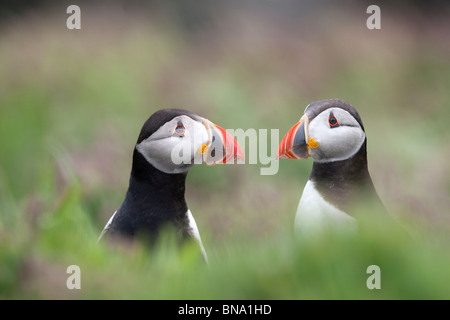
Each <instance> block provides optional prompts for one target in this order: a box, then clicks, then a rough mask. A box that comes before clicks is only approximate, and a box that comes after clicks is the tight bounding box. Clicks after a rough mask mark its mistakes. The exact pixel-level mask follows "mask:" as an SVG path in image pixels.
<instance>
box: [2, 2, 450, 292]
mask: <svg viewBox="0 0 450 320" xmlns="http://www.w3.org/2000/svg"><path fill="white" fill-rule="evenodd" d="M116 9H117V8H116ZM116 9H114V8H110V10H111V11H108V10H105V11H102V12H100V11H99V12H97V14H98V15H99V16H100V15H102V14H104V19H98V20H96V21H95V22H94V21H91V20H89V19H90V18H88V16H87V15H86V19H87V20H85V22H86V23H87V25H89V32H87V31H86V30H87V29H86V30H81V31H80V32H78V33H73V32H72V33H71V32H68V31H67V30H66V29H65V28H64V26H63V27H60V19H59V18H58V17H55V16H54V14H52V13H50V12H43V13H42V14H43V16H45V17H46V19H37V18H35V19H37V20H33V18H31V17H28V18H29V19H31V20H32V21H28V20H27V23H24V24H23V25H22V24H20V23H18V24H14V23H13V24H11V27H10V28H6V29H3V30H2V34H1V38H0V60H1V63H0V298H1V299H18V298H31V299H45V298H56V299H61V298H63V299H66V298H67V299H72V298H75V299H77V298H85V299H105V298H124V299H132V298H137V299H144V298H145V299H311V298H323V299H433V298H437V299H449V298H450V290H449V287H448V283H450V252H449V249H448V245H447V244H448V242H449V240H450V236H449V230H450V216H449V208H450V202H449V199H450V178H449V177H450V166H449V165H448V154H449V152H450V149H449V144H448V138H450V130H449V128H448V125H447V122H448V121H447V120H448V119H449V117H450V91H449V90H447V89H448V88H449V87H450V77H449V74H450V73H449V72H448V71H449V70H450V62H449V60H448V58H447V57H448V54H446V52H447V51H446V50H448V44H446V43H445V42H442V43H440V45H439V46H436V47H435V46H430V44H429V42H428V41H424V40H427V39H422V38H421V37H425V36H424V35H434V36H436V37H439V36H440V35H441V33H439V28H438V29H436V27H435V26H433V25H431V24H430V26H428V27H427V32H424V33H423V35H422V36H419V35H417V37H418V38H417V39H416V38H415V37H414V35H413V36H412V37H411V39H410V38H408V37H406V38H407V39H410V41H409V42H408V41H404V38H405V34H404V33H405V32H406V31H405V30H409V31H411V32H413V31H414V30H415V28H409V27H411V25H408V23H407V22H397V21H395V22H394V21H391V23H390V24H389V23H386V26H390V28H393V30H392V32H388V31H386V32H384V30H382V32H381V33H377V34H374V33H366V31H365V30H360V29H355V24H356V22H355V21H359V20H358V19H359V18H356V17H354V16H351V15H350V16H348V17H347V18H348V19H347V18H346V19H344V20H345V21H340V20H339V21H337V22H339V28H335V29H334V30H333V31H334V32H333V33H331V32H329V30H328V29H323V28H308V30H309V31H308V33H311V34H308V35H305V34H303V33H302V32H299V33H298V35H296V36H293V35H292V33H291V32H292V30H299V31H302V30H303V29H302V28H303V25H302V24H299V25H296V24H295V22H290V23H294V25H293V26H292V28H291V29H292V30H291V29H289V28H288V29H289V30H291V31H290V32H289V30H287V29H286V28H287V26H285V25H283V24H281V25H278V24H277V23H276V22H275V21H276V20H270V19H269V20H267V19H266V18H264V19H262V18H260V17H259V18H258V16H252V18H251V19H250V18H249V19H250V22H251V24H252V25H253V26H255V29H248V28H246V27H245V25H241V24H240V23H237V22H236V21H234V20H233V19H232V17H233V15H231V16H230V19H231V20H230V22H229V23H225V24H224V25H223V26H222V27H219V26H217V29H213V30H205V32H204V33H200V34H198V35H192V34H187V33H184V31H183V30H181V29H178V28H177V27H176V25H177V24H176V23H175V22H174V21H171V20H170V19H168V20H158V19H146V18H145V17H143V16H141V15H138V14H137V13H136V15H133V23H132V24H129V22H130V21H129V20H127V19H128V18H129V16H123V18H121V19H124V20H123V21H121V20H120V19H119V20H120V21H118V20H117V19H118V17H122V15H121V13H120V12H115V11H114V10H116ZM92 10H99V9H98V8H97V9H94V8H93V9H92ZM94 13H95V12H94ZM92 16H95V15H94V14H93V15H92ZM127 17H128V18H127ZM384 19H386V20H385V21H386V22H388V21H389V20H388V19H389V17H385V18H384ZM21 21H22V20H20V18H19V20H18V22H21ZM111 21H118V22H120V23H118V24H112V23H111ZM22 22H23V21H22ZM234 22H236V23H234ZM29 23H31V24H32V25H33V26H35V28H34V30H33V33H29V30H28V29H27V26H28V25H29ZM241 23H242V22H241ZM303 23H312V24H316V23H317V24H320V23H321V22H320V19H318V20H317V21H303ZM358 23H359V22H358ZM125 25H127V26H128V25H129V27H127V28H124V27H123V26H125ZM408 26H409V27H408ZM221 28H222V29H221ZM252 30H253V31H252ZM355 30H356V31H358V32H359V33H358V32H356V33H355ZM85 31H86V32H85ZM409 31H408V32H409ZM271 32H275V33H274V34H272V33H271ZM36 35H39V37H37V36H36ZM273 35H277V36H273ZM406 35H410V34H409V33H407V34H406ZM333 39H339V42H336V41H333ZM414 39H415V40H414ZM345 43H347V44H351V46H348V47H347V46H343V45H342V44H345ZM324 48H326V49H327V50H324ZM418 49H420V50H418ZM337 97H339V98H343V99H346V100H348V101H350V102H351V103H352V104H353V105H354V106H355V107H356V108H357V110H358V111H359V113H360V114H361V116H362V119H363V122H364V124H365V129H366V133H367V137H368V152H369V168H370V171H371V175H372V178H373V180H374V182H375V186H376V188H377V191H378V192H379V194H380V196H381V198H382V199H383V201H384V203H385V204H386V206H387V207H388V209H389V210H390V211H391V213H392V216H393V217H394V218H395V219H396V220H398V221H399V222H400V224H401V225H403V226H404V227H405V228H406V229H407V230H408V232H409V233H411V234H412V236H411V237H406V238H405V237H404V235H399V234H398V233H397V231H396V230H395V228H392V229H391V228H390V227H388V226H389V225H390V222H387V221H379V220H376V219H370V218H368V219H367V221H366V220H365V219H363V221H362V222H361V223H362V226H361V232H360V234H359V235H358V236H356V237H340V236H338V235H327V236H324V237H323V238H321V239H319V240H317V241H313V242H309V241H302V240H300V239H297V238H296V237H295V236H294V234H293V230H292V229H293V227H292V226H293V220H294V215H295V211H296V207H297V204H298V200H299V198H300V194H301V191H302V188H303V186H304V184H305V183H306V180H307V178H308V174H309V172H310V170H311V164H312V162H311V159H309V160H305V161H290V160H286V161H280V168H279V172H278V173H277V174H276V175H274V176H261V175H260V174H259V172H260V171H259V170H260V167H261V166H262V164H260V163H258V164H256V165H249V164H245V165H241V166H226V165H224V166H215V167H206V166H198V167H195V168H193V169H192V170H191V171H190V173H189V175H188V179H187V201H188V204H189V208H190V209H191V211H192V212H193V214H194V216H195V218H196V221H197V224H198V226H199V229H200V231H201V235H202V239H203V243H204V246H205V249H206V250H207V252H208V256H209V261H210V263H209V264H208V265H206V264H205V263H203V261H202V259H201V257H200V255H199V252H198V250H197V248H196V246H193V245H188V246H186V247H184V248H183V249H181V250H179V249H177V248H176V246H175V245H174V241H173V239H171V237H170V236H169V235H167V236H166V237H163V238H162V239H161V242H160V243H159V244H158V245H157V246H156V248H154V249H152V250H150V249H149V248H146V247H144V246H141V245H139V244H135V245H134V246H125V247H124V248H122V247H121V248H115V247H111V246H109V245H106V244H105V243H100V244H97V242H96V240H97V237H98V235H99V233H100V232H101V230H102V228H103V227H104V225H105V223H106V221H107V220H108V219H109V217H110V216H111V214H112V213H113V212H114V210H116V209H117V207H118V206H119V205H120V204H121V202H122V201H123V197H124V195H125V191H126V188H127V182H128V178H129V171H130V166H131V154H132V150H133V147H134V145H133V144H134V143H135V141H136V138H137V136H138V134H139V130H140V128H141V126H142V124H143V123H144V121H145V120H146V119H147V118H148V117H149V116H150V115H151V114H152V113H153V112H154V111H156V110H157V109H160V108H163V107H181V108H187V109H189V110H192V111H193V112H196V113H198V114H199V115H201V116H204V117H207V118H209V119H210V120H211V121H213V122H215V123H217V124H218V125H220V126H222V127H224V128H233V129H237V128H242V129H244V130H246V129H249V128H254V129H280V139H281V138H282V135H283V134H284V133H285V132H286V131H287V130H288V129H289V128H290V127H291V126H292V125H293V124H295V123H296V122H297V121H298V119H299V118H300V116H301V114H302V112H303V110H304V108H305V106H306V105H307V104H308V103H310V102H312V101H314V100H319V99H325V98H337ZM362 211H364V212H363V213H365V216H367V217H371V212H370V208H364V209H363V210H362ZM72 264H76V265H79V266H80V268H81V273H82V276H81V287H82V289H81V290H68V289H67V287H66V280H67V278H68V276H69V275H68V274H67V273H66V269H67V267H68V266H69V265H72ZM369 265H378V266H380V268H381V290H369V289H367V287H366V280H367V278H368V276H369V275H368V274H366V269H367V267H368V266H369Z"/></svg>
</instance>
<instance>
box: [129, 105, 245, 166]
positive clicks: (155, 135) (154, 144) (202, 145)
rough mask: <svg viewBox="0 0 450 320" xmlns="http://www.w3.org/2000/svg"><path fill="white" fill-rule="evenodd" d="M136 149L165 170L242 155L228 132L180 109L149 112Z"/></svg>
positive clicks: (238, 158)
mask: <svg viewBox="0 0 450 320" xmlns="http://www.w3.org/2000/svg"><path fill="white" fill-rule="evenodd" d="M136 150H137V151H138V152H139V153H141V154H142V156H143V157H144V158H145V159H146V160H147V161H148V162H149V163H150V164H151V165H153V166H154V167H155V168H156V169H158V170H160V171H162V172H165V173H168V174H175V173H185V172H187V171H188V170H189V169H190V168H191V167H192V166H194V165H196V164H201V163H205V164H207V165H216V164H221V163H227V162H231V161H234V160H243V159H244V154H243V152H242V149H241V147H240V146H239V144H238V143H237V141H236V140H235V139H234V138H233V136H232V135H231V134H229V133H228V132H227V131H225V130H224V129H222V128H221V127H219V126H218V125H216V124H214V123H212V122H211V121H209V120H208V119H205V118H202V117H200V116H198V115H196V114H194V113H192V112H189V111H187V110H182V109H162V110H159V111H156V112H155V113H154V114H153V115H151V116H150V118H149V119H148V120H147V121H146V122H145V123H144V125H143V127H142V130H141V133H140V134H139V138H138V140H137V142H136Z"/></svg>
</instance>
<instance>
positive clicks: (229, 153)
mask: <svg viewBox="0 0 450 320" xmlns="http://www.w3.org/2000/svg"><path fill="white" fill-rule="evenodd" d="M203 125H204V126H205V127H206V131H207V132H208V143H207V144H203V145H202V146H201V147H200V149H199V150H197V152H198V153H201V154H202V155H203V162H204V163H205V164H206V165H208V166H212V165H216V164H222V163H235V162H236V161H239V160H244V153H243V152H242V149H241V146H240V145H239V144H238V143H237V141H236V140H235V139H234V137H233V136H232V135H231V134H229V133H228V132H227V131H226V130H225V129H223V128H221V127H219V126H218V125H216V124H214V123H212V122H211V121H209V120H207V119H204V120H203Z"/></svg>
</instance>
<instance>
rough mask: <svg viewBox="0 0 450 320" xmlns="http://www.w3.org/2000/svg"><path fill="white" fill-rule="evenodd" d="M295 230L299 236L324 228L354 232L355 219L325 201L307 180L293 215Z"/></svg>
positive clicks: (355, 226) (317, 231) (321, 230)
mask: <svg viewBox="0 0 450 320" xmlns="http://www.w3.org/2000/svg"><path fill="white" fill-rule="evenodd" d="M294 227H295V232H296V233H297V234H300V235H301V236H307V237H309V236H315V235H317V234H319V233H321V232H323V231H324V229H326V230H330V229H332V230H337V231H343V232H345V233H347V232H348V233H355V232H356V229H357V225H356V220H355V219H354V218H353V217H351V216H349V215H348V214H346V213H345V212H343V211H341V210H339V209H338V208H336V207H335V206H333V205H331V204H330V203H329V202H327V201H326V200H325V199H324V198H323V197H322V196H321V195H320V193H319V192H318V191H317V190H316V188H315V186H314V182H312V181H311V180H308V182H307V183H306V186H305V189H304V190H303V194H302V197H301V199H300V203H299V204H298V208H297V214H296V216H295V223H294Z"/></svg>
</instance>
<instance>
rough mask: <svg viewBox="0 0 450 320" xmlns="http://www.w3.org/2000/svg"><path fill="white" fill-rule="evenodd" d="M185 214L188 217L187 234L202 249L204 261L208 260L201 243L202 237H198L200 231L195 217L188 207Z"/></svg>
mask: <svg viewBox="0 0 450 320" xmlns="http://www.w3.org/2000/svg"><path fill="white" fill-rule="evenodd" d="M186 215H187V216H188V219H189V227H190V230H189V234H190V235H191V236H192V237H193V238H194V239H195V240H196V241H197V242H198V244H199V246H200V249H201V250H202V254H203V257H204V258H205V260H206V262H208V256H207V255H206V251H205V248H203V243H202V239H201V238H200V233H199V232H198V228H197V223H195V219H194V216H193V215H192V213H191V210H189V209H188V211H187V212H186Z"/></svg>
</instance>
